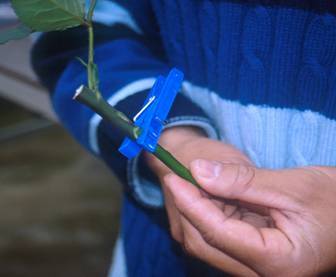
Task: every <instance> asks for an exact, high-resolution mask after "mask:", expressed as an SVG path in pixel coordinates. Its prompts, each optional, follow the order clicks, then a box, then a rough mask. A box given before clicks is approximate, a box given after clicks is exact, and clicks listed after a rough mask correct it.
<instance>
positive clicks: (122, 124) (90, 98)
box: [73, 86, 141, 140]
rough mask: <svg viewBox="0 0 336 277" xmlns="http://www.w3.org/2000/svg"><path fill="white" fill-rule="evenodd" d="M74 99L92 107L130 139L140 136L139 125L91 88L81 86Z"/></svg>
mask: <svg viewBox="0 0 336 277" xmlns="http://www.w3.org/2000/svg"><path fill="white" fill-rule="evenodd" d="M73 99H75V100H78V101H79V102H81V103H83V104H85V105H86V106H88V107H90V108H91V109H92V110H94V111H95V112H96V113H97V114H99V115H100V116H101V117H102V118H104V119H106V120H107V121H108V122H110V123H111V124H112V125H113V126H114V127H116V128H118V129H120V130H121V131H122V132H123V133H124V134H125V135H126V136H127V137H129V138H130V139H134V140H135V139H137V138H138V137H139V136H140V133H141V130H140V128H139V127H137V126H134V125H133V123H132V121H130V120H129V119H128V118H127V116H126V115H125V114H123V113H122V112H120V111H118V110H116V109H115V108H113V107H112V106H110V105H109V104H108V103H107V102H106V101H105V100H104V99H103V98H102V97H99V98H97V97H95V94H94V93H92V90H90V89H89V88H87V87H85V86H81V87H80V88H79V89H78V90H77V92H76V94H75V95H74V97H73Z"/></svg>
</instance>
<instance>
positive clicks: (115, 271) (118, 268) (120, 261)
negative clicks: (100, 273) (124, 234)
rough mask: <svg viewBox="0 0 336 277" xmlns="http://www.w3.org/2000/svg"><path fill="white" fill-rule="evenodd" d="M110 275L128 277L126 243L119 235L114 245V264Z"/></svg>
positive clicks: (110, 276) (112, 276)
mask: <svg viewBox="0 0 336 277" xmlns="http://www.w3.org/2000/svg"><path fill="white" fill-rule="evenodd" d="M107 276H108V277H127V267H126V258H125V250H124V243H123V240H122V238H121V237H120V236H119V237H118V239H117V241H116V244H115V246H114V253H113V259H112V265H111V268H110V270H109V273H108V275H107Z"/></svg>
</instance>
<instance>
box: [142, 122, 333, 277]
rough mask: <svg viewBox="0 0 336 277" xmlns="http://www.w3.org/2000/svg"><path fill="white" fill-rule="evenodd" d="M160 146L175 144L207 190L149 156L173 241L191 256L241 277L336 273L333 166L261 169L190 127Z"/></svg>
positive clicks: (165, 138)
mask: <svg viewBox="0 0 336 277" xmlns="http://www.w3.org/2000/svg"><path fill="white" fill-rule="evenodd" d="M160 143H161V144H163V145H164V146H165V147H167V148H169V147H170V146H171V145H173V146H172V147H170V148H171V149H169V150H170V151H172V152H173V154H174V155H176V156H177V157H178V158H179V159H181V160H182V162H183V163H185V164H189V165H190V169H191V171H192V174H193V176H194V177H195V179H196V181H197V182H198V184H199V185H200V186H201V188H202V189H198V188H196V187H194V186H193V185H191V184H190V183H188V182H187V181H185V180H183V179H181V178H179V177H178V176H176V175H174V174H172V173H170V172H169V170H168V169H167V168H165V167H164V165H162V164H161V163H160V162H157V161H156V160H154V159H152V158H148V162H149V164H150V166H151V167H152V168H153V169H154V170H155V172H156V173H157V174H158V177H159V178H160V180H161V182H162V186H163V191H164V194H165V201H166V202H165V205H166V209H167V212H168V217H169V221H170V226H171V233H172V236H173V237H174V238H175V239H176V240H177V241H178V242H179V243H181V245H182V246H183V247H184V249H185V250H186V251H187V252H188V253H189V254H191V255H193V256H195V257H198V258H199V259H201V260H203V261H205V262H207V263H209V264H210V265H212V266H215V267H217V268H219V269H221V270H223V271H225V272H227V273H231V274H233V275H240V276H258V275H259V276H316V275H318V274H320V273H322V272H326V271H329V270H331V269H334V268H335V266H336V212H335V211H336V200H335V199H336V169H335V167H317V166H315V167H313V166H311V167H304V168H295V169H286V170H267V169H261V168H256V167H255V166H254V165H253V164H252V163H251V161H249V159H248V158H247V157H246V156H245V155H244V154H243V153H241V152H239V151H238V150H237V149H235V148H233V147H232V146H229V145H226V144H223V143H221V142H217V141H212V140H210V139H207V138H205V137H204V136H203V134H202V133H201V132H199V131H197V130H196V129H192V128H186V129H183V128H179V129H177V128H176V129H175V128H174V129H170V130H167V131H166V132H165V133H164V134H163V136H162V138H161V141H160ZM169 145H170V146H169Z"/></svg>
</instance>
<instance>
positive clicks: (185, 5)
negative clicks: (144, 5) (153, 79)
mask: <svg viewBox="0 0 336 277" xmlns="http://www.w3.org/2000/svg"><path fill="white" fill-rule="evenodd" d="M262 3H264V4H262ZM153 5H154V9H155V13H156V15H157V20H158V22H159V25H160V31H161V34H162V37H163V42H164V45H165V48H166V51H167V53H168V56H169V62H170V64H171V65H174V66H177V67H180V68H181V69H182V70H183V71H184V72H185V73H186V78H187V80H188V81H191V82H192V83H193V84H196V85H199V86H202V87H207V88H209V89H210V90H212V91H215V92H217V93H218V94H219V95H220V96H221V97H223V98H226V99H230V100H238V101H239V102H241V103H243V104H261V105H269V106H272V107H281V108H284V107H286V108H296V109H300V110H306V109H310V110H313V111H318V112H320V113H322V114H324V115H326V116H328V117H330V118H335V116H336V109H335V108H334V107H335V104H336V102H335V101H336V92H335V82H336V60H335V54H336V19H335V16H334V15H332V14H331V12H332V11H333V10H335V7H336V4H335V1H193V0H192V1H191V0H174V1H167V0H153Z"/></svg>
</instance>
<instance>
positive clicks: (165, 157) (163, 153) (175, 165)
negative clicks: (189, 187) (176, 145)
mask: <svg viewBox="0 0 336 277" xmlns="http://www.w3.org/2000/svg"><path fill="white" fill-rule="evenodd" d="M152 154H153V155H154V156H155V157H156V158H158V159H159V160H160V161H161V162H163V163H164V164H165V165H166V166H167V167H168V168H169V169H171V170H172V171H173V172H174V173H175V174H176V175H178V176H180V177H181V178H183V179H185V180H187V181H188V182H190V183H192V184H194V185H195V186H196V187H199V185H198V184H197V182H196V181H195V179H194V177H193V176H192V175H191V173H190V171H189V169H188V168H186V167H185V166H184V165H183V164H181V163H180V162H179V161H178V160H177V159H175V157H174V156H173V155H172V154H171V153H170V152H168V151H167V150H166V149H164V148H163V147H162V146H161V145H160V144H158V145H157V147H156V149H155V152H154V153H152Z"/></svg>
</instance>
